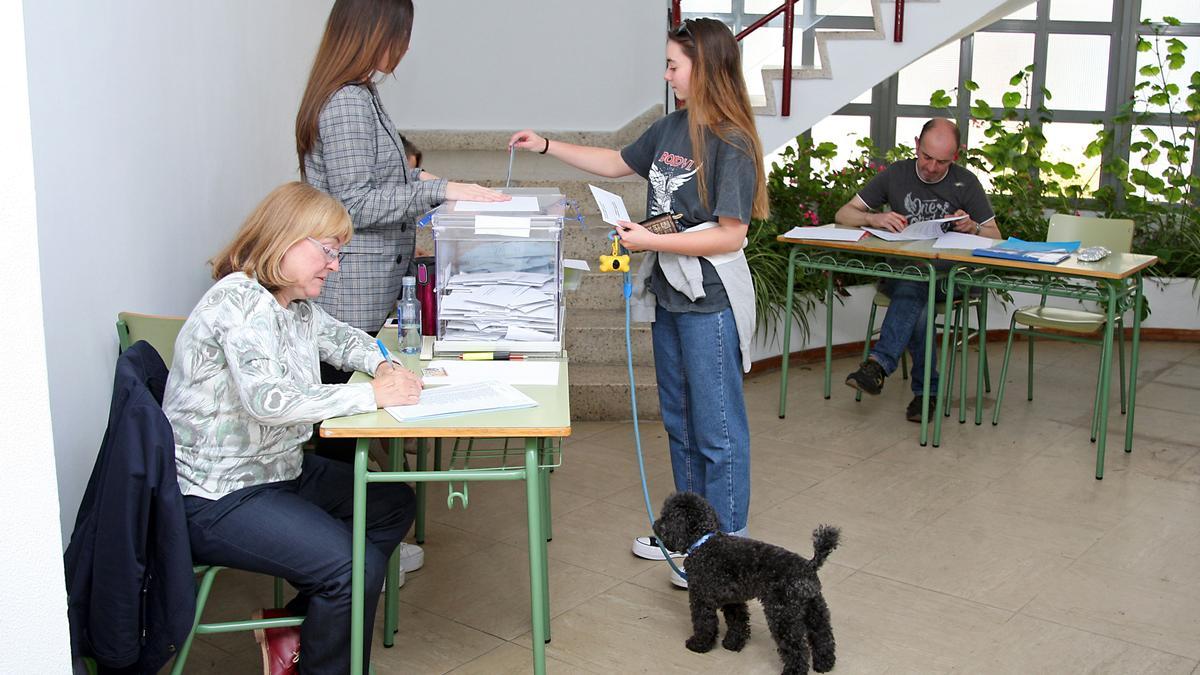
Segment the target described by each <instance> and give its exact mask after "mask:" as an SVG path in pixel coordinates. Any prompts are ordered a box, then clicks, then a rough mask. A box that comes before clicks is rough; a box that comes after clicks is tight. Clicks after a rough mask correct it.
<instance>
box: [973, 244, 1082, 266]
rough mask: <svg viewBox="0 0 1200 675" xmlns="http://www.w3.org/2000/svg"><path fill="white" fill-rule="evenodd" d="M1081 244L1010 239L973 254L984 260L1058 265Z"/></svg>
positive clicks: (980, 249) (977, 250)
mask: <svg viewBox="0 0 1200 675" xmlns="http://www.w3.org/2000/svg"><path fill="white" fill-rule="evenodd" d="M1079 243H1080V242H1077V241H1025V240H1023V239H1017V238H1016V237H1009V238H1008V239H1006V240H1005V241H1004V242H1002V243H1000V244H997V245H996V246H993V247H991V248H977V249H975V250H974V251H971V253H972V254H974V255H977V256H981V257H984V258H1002V259H1004V260H1020V261H1022V262H1032V263H1043V264H1047V265H1057V264H1058V263H1060V262H1062V261H1064V260H1066V259H1067V258H1069V257H1071V253H1072V252H1073V251H1075V250H1076V249H1078V248H1079Z"/></svg>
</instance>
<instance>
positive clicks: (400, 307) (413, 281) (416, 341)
mask: <svg viewBox="0 0 1200 675" xmlns="http://www.w3.org/2000/svg"><path fill="white" fill-rule="evenodd" d="M401 288H402V289H403V291H404V292H403V294H402V295H401V296H400V302H398V303H396V318H397V319H398V320H399V323H400V351H401V352H402V353H404V354H420V353H421V303H420V302H418V301H417V278H416V277H404V279H403V281H402V282H401Z"/></svg>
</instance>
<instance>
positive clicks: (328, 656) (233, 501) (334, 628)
mask: <svg viewBox="0 0 1200 675" xmlns="http://www.w3.org/2000/svg"><path fill="white" fill-rule="evenodd" d="M183 501H184V508H185V509H186V510H187V520H188V534H189V538H190V539H191V544H192V559H193V560H195V561H196V562H197V563H198V564H204V565H226V566H229V567H235V568H237V569H242V570H249V571H251V572H261V573H263V574H270V575H273V576H279V577H283V578H284V579H287V580H288V581H289V582H290V583H291V584H292V585H293V586H295V587H296V588H297V589H298V590H299V591H300V593H299V595H297V596H296V598H295V599H293V600H292V601H291V602H289V603H288V604H287V609H289V610H291V611H292V612H293V613H295V614H303V615H305V618H304V623H303V624H302V625H301V626H300V662H299V666H300V672H301V673H347V672H350V553H351V551H350V549H351V531H350V528H351V525H352V523H353V516H354V477H353V469H352V468H351V466H350V465H349V464H346V463H344V462H338V461H334V460H330V459H326V458H324V457H317V456H315V455H312V454H308V455H305V457H304V466H303V469H302V470H301V473H300V477H299V478H297V479H295V480H290V481H283V482H279V483H268V484H265V485H255V486H252V487H248V488H243V489H241V490H238V491H236V492H232V493H230V494H227V495H225V496H224V497H221V498H220V499H217V500H212V499H204V498H203V497H185V498H184V500H183ZM415 515H416V497H415V495H414V494H413V490H412V488H410V487H409V486H408V485H406V484H404V483H380V484H376V485H371V486H370V487H369V488H368V489H367V547H366V551H367V559H366V583H365V586H364V588H365V593H364V598H365V600H366V603H365V608H364V612H365V614H364V620H365V623H364V624H363V625H364V638H363V642H364V643H365V644H364V646H363V653H364V660H365V662H367V663H369V662H370V661H369V659H370V656H371V637H372V635H373V634H374V633H373V631H372V625H373V624H374V622H375V607H376V605H377V604H378V602H379V588H380V586H382V585H383V577H384V575H385V574H386V573H387V567H386V566H387V560H388V557H389V556H390V555H391V553H392V551H393V550H394V549H395V548H396V546H397V545H398V544H399V543H400V540H401V539H403V538H404V535H405V534H407V533H408V528H409V527H410V526H411V525H412V522H413V517H414V516H415Z"/></svg>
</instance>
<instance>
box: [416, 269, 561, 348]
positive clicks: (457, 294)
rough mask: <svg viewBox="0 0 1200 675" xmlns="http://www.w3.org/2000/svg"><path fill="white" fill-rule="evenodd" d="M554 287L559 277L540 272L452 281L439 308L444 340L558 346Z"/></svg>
mask: <svg viewBox="0 0 1200 675" xmlns="http://www.w3.org/2000/svg"><path fill="white" fill-rule="evenodd" d="M554 283H555V282H554V275H552V274H543V273H538V272H476V273H459V274H455V275H452V276H451V277H450V279H449V280H448V281H447V283H446V288H445V290H444V292H443V293H442V299H441V305H439V306H438V319H439V320H441V321H445V322H446V324H445V329H444V331H443V334H442V336H443V339H445V340H466V341H496V340H521V341H524V342H535V341H549V340H554V339H555V338H556V337H557V336H556V334H555V333H556V331H555V327H556V326H557V323H558V314H557V313H558V305H557V303H556V302H555V300H554V294H555V292H556V290H557V289H555V288H554Z"/></svg>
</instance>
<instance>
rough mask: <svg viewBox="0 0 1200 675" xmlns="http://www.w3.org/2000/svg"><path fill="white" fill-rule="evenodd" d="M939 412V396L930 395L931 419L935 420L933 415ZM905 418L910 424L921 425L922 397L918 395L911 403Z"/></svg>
mask: <svg viewBox="0 0 1200 675" xmlns="http://www.w3.org/2000/svg"><path fill="white" fill-rule="evenodd" d="M936 410H937V395H935V394H930V395H929V419H930V420H932V419H933V413H934V411H936ZM904 417H905V419H907V420H908V421H909V422H916V423H918V424H920V423H921V395H920V394H917V395H916V396H914V397H913V400H911V401H909V403H908V407H907V408H905V410H904Z"/></svg>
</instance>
